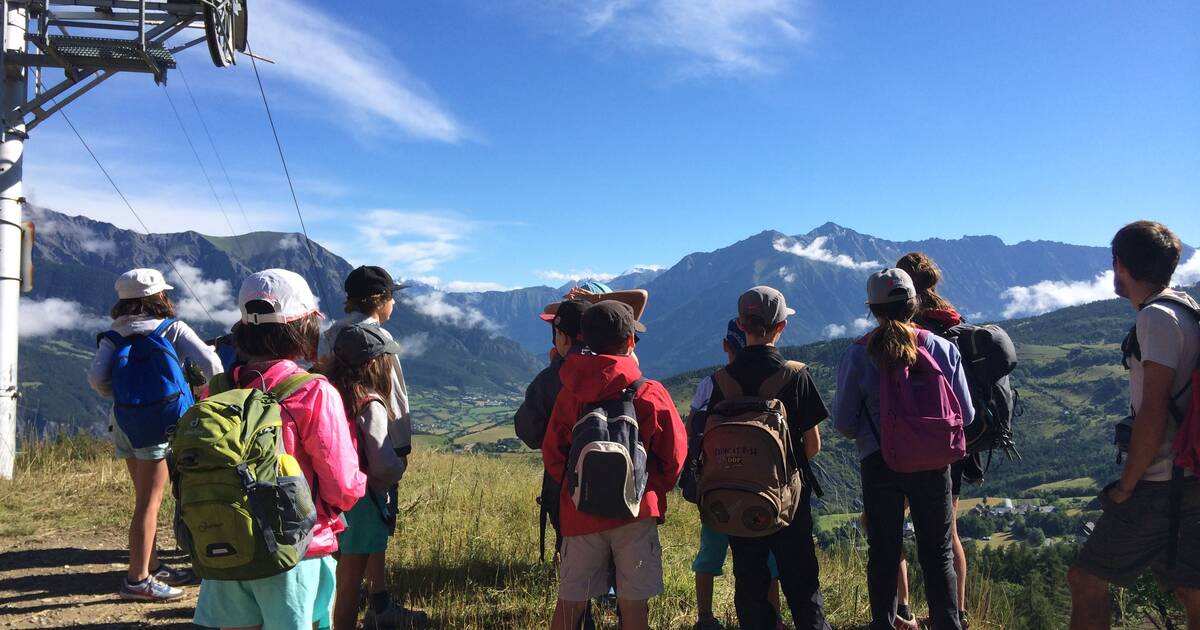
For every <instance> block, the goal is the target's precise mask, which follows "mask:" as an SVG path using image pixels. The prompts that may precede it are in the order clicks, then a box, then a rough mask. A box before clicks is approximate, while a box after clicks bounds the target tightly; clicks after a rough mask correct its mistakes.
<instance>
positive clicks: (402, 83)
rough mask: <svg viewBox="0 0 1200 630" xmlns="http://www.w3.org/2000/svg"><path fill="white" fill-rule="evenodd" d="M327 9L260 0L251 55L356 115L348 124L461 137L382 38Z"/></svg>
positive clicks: (432, 137)
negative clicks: (382, 125) (264, 59)
mask: <svg viewBox="0 0 1200 630" xmlns="http://www.w3.org/2000/svg"><path fill="white" fill-rule="evenodd" d="M326 6H328V5H326V4H325V3H319V4H318V3H315V2H304V1H301V0H257V1H256V2H255V3H254V8H255V11H254V15H252V16H251V20H254V24H253V25H252V26H251V33H252V37H253V39H252V45H253V47H254V52H255V53H258V54H260V55H263V56H266V57H269V58H271V59H272V60H274V61H275V65H269V64H259V65H260V69H261V70H264V71H268V72H278V73H280V74H282V75H283V76H284V77H286V78H287V79H288V80H290V81H292V82H294V83H297V84H299V85H301V86H303V87H304V88H305V89H307V90H309V91H311V92H312V93H314V94H316V95H318V96H319V97H321V98H322V99H324V100H326V101H329V102H330V105H332V106H333V107H335V108H337V109H344V110H346V111H348V112H350V113H352V114H355V115H354V116H352V117H351V118H352V120H351V121H348V122H349V123H351V124H353V125H354V126H355V127H358V126H361V125H370V124H372V123H375V124H377V123H378V122H385V123H390V124H391V125H392V126H394V127H396V128H398V129H400V130H401V131H402V132H404V133H406V134H408V135H410V136H412V137H414V138H418V139H422V140H436V141H441V142H458V141H459V140H462V139H463V136H464V130H463V128H462V125H461V124H460V123H459V122H458V121H457V120H455V118H454V116H452V115H451V114H449V113H448V112H446V111H445V110H443V109H442V108H441V107H440V106H439V105H438V104H437V103H436V102H435V100H434V99H433V98H432V96H431V95H429V90H428V89H427V88H425V87H424V86H423V85H421V84H420V82H418V81H416V80H415V79H413V78H412V77H410V76H408V75H407V73H406V72H405V71H404V67H403V66H402V64H401V63H400V62H399V61H398V60H397V59H396V58H395V56H394V55H393V54H392V53H391V52H390V51H389V50H388V48H387V46H386V45H385V44H384V43H383V42H380V41H377V40H375V39H373V38H372V37H371V36H369V35H367V34H366V33H364V32H362V31H359V30H356V29H355V28H353V27H351V26H350V25H349V24H347V23H346V22H344V21H342V20H340V19H338V18H337V17H335V15H336V14H335V13H332V12H326V11H325V10H324V8H325V7H326ZM239 61H243V60H239ZM268 69H269V70H268ZM333 118H334V119H340V118H343V117H341V116H333ZM344 122H346V121H344Z"/></svg>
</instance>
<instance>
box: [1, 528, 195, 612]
mask: <svg viewBox="0 0 1200 630" xmlns="http://www.w3.org/2000/svg"><path fill="white" fill-rule="evenodd" d="M170 544H171V543H170V541H164V540H160V545H162V546H163V547H167V546H168V545H170ZM173 559H180V556H178V555H175V554H170V553H164V554H163V560H164V561H166V562H168V563H169V562H171V561H172V560H173ZM128 560H129V554H128V552H127V551H126V550H125V541H124V539H123V538H116V537H114V536H113V535H112V534H111V533H110V532H91V531H85V532H54V533H48V534H42V535H38V536H28V537H6V538H3V539H0V628H5V629H7V628H145V627H150V626H153V627H156V628H196V627H198V626H194V625H192V623H191V619H192V609H193V607H194V606H195V604H196V593H197V590H198V587H196V586H185V587H183V589H184V593H185V595H184V598H183V599H181V600H178V601H174V602H169V603H162V604H150V603H137V602H126V601H122V600H121V599H119V598H118V597H117V589H118V588H119V587H120V585H121V579H122V577H124V575H125V568H126V566H127V562H128Z"/></svg>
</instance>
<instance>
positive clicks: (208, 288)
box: [167, 259, 241, 326]
mask: <svg viewBox="0 0 1200 630" xmlns="http://www.w3.org/2000/svg"><path fill="white" fill-rule="evenodd" d="M167 278H168V282H171V283H172V284H173V285H174V286H175V295H176V296H178V297H177V299H176V301H175V308H176V311H177V312H178V313H179V316H180V317H182V318H184V319H191V320H203V321H207V320H208V318H209V316H210V315H211V316H212V318H213V319H215V320H217V321H218V322H220V323H221V324H224V325H226V326H232V325H233V323H234V322H236V321H238V319H239V318H241V312H240V311H239V310H238V308H237V305H236V304H235V302H234V297H233V291H232V289H231V288H230V286H229V281H228V280H221V279H217V280H205V279H204V274H203V273H202V272H201V271H200V269H198V268H196V267H193V266H191V265H189V264H187V263H186V262H183V261H182V260H178V259H177V260H175V262H174V267H172V268H171V269H170V270H169V271H168V272H167ZM206 309H207V310H206Z"/></svg>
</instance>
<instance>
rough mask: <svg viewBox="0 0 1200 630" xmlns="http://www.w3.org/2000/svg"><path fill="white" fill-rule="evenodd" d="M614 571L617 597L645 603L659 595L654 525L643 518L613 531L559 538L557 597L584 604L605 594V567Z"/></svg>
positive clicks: (659, 554) (659, 571) (660, 575)
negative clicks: (609, 567) (613, 568)
mask: <svg viewBox="0 0 1200 630" xmlns="http://www.w3.org/2000/svg"><path fill="white" fill-rule="evenodd" d="M610 559H611V560H612V563H613V565H614V566H616V569H617V597H618V598H620V599H624V600H629V601H641V600H647V599H650V598H651V597H654V596H655V595H658V594H659V593H661V592H663V573H662V545H661V544H659V542H658V523H657V522H656V521H655V519H652V518H646V519H642V520H639V521H634V522H632V523H629V524H628V525H622V526H621V527H618V528H616V529H610V530H608V531H604V532H600V533H597V534H587V535H585V536H567V537H565V538H563V546H562V562H561V564H560V565H559V568H558V574H559V575H558V596H559V598H560V599H562V600H564V601H568V602H586V601H588V600H589V599H591V598H593V597H599V596H601V595H605V594H607V593H608V565H609V560H610Z"/></svg>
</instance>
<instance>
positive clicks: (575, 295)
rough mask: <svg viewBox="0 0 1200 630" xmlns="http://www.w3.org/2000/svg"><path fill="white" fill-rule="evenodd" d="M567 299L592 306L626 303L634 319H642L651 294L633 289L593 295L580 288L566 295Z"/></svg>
mask: <svg viewBox="0 0 1200 630" xmlns="http://www.w3.org/2000/svg"><path fill="white" fill-rule="evenodd" d="M566 298H567V299H570V300H573V299H581V300H587V301H589V302H591V303H592V304H595V303H596V302H601V301H603V300H616V301H618V302H624V303H625V304H628V305H629V308H632V309H633V317H634V318H635V319H639V320H640V319H641V318H642V313H645V312H646V303H647V302H649V301H650V292H649V291H646V290H645V289H633V290H630V291H613V292H612V293H592V292H591V291H587V290H584V289H580V288H579V287H575V288H574V289H571V291H570V292H569V293H567V295H566Z"/></svg>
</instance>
